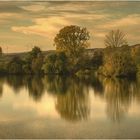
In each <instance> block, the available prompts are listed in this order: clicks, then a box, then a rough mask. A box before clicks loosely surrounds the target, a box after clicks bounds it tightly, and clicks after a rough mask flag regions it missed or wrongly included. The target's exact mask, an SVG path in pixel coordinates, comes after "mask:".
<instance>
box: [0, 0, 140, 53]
mask: <svg viewBox="0 0 140 140" xmlns="http://www.w3.org/2000/svg"><path fill="white" fill-rule="evenodd" d="M67 25H79V26H82V27H87V29H88V30H89V32H90V36H91V38H90V44H91V45H90V47H91V48H100V47H104V36H105V35H106V34H107V33H108V32H109V31H110V30H112V29H120V30H122V31H123V32H124V33H126V38H127V40H128V43H129V44H130V45H132V44H137V43H140V37H139V36H140V2H132V1H125V2H113V1H112V2H111V1H104V2H101V1H91V2H84V1H83V2H75V1H69V2H66V1H59V2H58V1H55V2H54V1H44V2H39V1H34V2H31V1H30V2H27V1H20V2H18V1H11V2H10V1H1V2H0V46H1V47H2V48H3V51H4V52H5V53H6V52H9V53H10V52H22V51H29V50H31V48H32V47H33V46H34V45H37V46H39V47H40V48H41V49H42V50H52V49H55V47H54V46H53V39H54V37H55V35H56V34H57V33H58V31H59V30H60V29H61V28H63V27H64V26H67Z"/></svg>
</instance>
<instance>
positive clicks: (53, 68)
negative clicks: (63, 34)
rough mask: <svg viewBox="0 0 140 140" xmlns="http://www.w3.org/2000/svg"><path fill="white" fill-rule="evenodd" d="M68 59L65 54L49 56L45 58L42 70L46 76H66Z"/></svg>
mask: <svg viewBox="0 0 140 140" xmlns="http://www.w3.org/2000/svg"><path fill="white" fill-rule="evenodd" d="M68 67H69V66H68V59H67V57H66V55H65V53H63V52H60V53H56V54H51V55H49V56H48V57H47V58H46V61H45V64H44V65H43V67H42V69H43V70H44V73H46V74H48V73H49V74H66V73H68V71H69V70H68Z"/></svg>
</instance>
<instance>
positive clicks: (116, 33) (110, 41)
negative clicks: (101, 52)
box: [105, 30, 127, 48]
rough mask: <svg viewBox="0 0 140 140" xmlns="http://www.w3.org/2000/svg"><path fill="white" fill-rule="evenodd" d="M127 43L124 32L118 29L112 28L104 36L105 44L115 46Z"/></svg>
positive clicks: (109, 46) (110, 46)
mask: <svg viewBox="0 0 140 140" xmlns="http://www.w3.org/2000/svg"><path fill="white" fill-rule="evenodd" d="M124 45H127V41H126V39H125V34H124V33H123V32H122V31H120V30H112V31H110V32H109V33H108V34H107V35H106V37H105V46H106V47H108V48H115V47H121V46H124Z"/></svg>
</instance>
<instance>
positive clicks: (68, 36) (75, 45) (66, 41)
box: [54, 25, 90, 67]
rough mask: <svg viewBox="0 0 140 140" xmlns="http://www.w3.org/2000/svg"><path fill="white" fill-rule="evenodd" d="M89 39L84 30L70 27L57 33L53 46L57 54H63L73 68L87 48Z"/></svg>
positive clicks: (74, 26) (87, 33)
mask: <svg viewBox="0 0 140 140" xmlns="http://www.w3.org/2000/svg"><path fill="white" fill-rule="evenodd" d="M89 38H90V36H89V32H88V31H87V29H86V28H82V27H79V26H76V25H70V26H66V27H64V28H62V29H61V30H60V31H59V33H58V34H57V35H56V37H55V38H54V44H55V46H56V50H57V51H58V52H65V54H66V55H67V56H68V58H69V60H70V62H71V65H73V67H74V66H75V65H76V64H77V62H78V61H79V59H80V58H81V56H83V54H84V50H85V48H87V47H88V46H89V43H88V40H89Z"/></svg>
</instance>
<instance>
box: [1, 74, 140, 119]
mask: <svg viewBox="0 0 140 140" xmlns="http://www.w3.org/2000/svg"><path fill="white" fill-rule="evenodd" d="M4 83H6V84H8V85H9V86H10V87H11V88H12V89H13V91H14V93H15V94H18V93H20V91H22V90H23V89H27V91H28V94H29V97H31V98H32V99H33V100H34V101H35V102H40V101H41V99H42V98H43V96H44V94H49V95H51V96H52V97H54V98H56V101H55V109H56V111H57V112H58V113H59V115H60V116H61V118H63V119H65V120H68V121H80V120H86V119H88V118H89V116H90V112H91V110H92V108H91V107H90V101H91V99H90V96H89V95H90V94H94V96H95V98H96V96H98V97H99V98H101V99H103V100H104V101H105V102H106V114H107V116H108V118H110V120H112V121H114V122H120V121H121V120H123V119H124V118H125V116H126V115H127V113H128V111H129V108H130V106H131V103H132V102H133V101H134V100H136V101H137V102H139V101H140V82H139V81H136V80H128V79H107V78H103V77H91V76H86V77H81V78H76V77H60V76H45V77H37V76H6V77H1V78H0V97H1V98H2V95H3V85H4ZM91 90H92V91H93V92H92V93H90V92H89V91H91Z"/></svg>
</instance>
